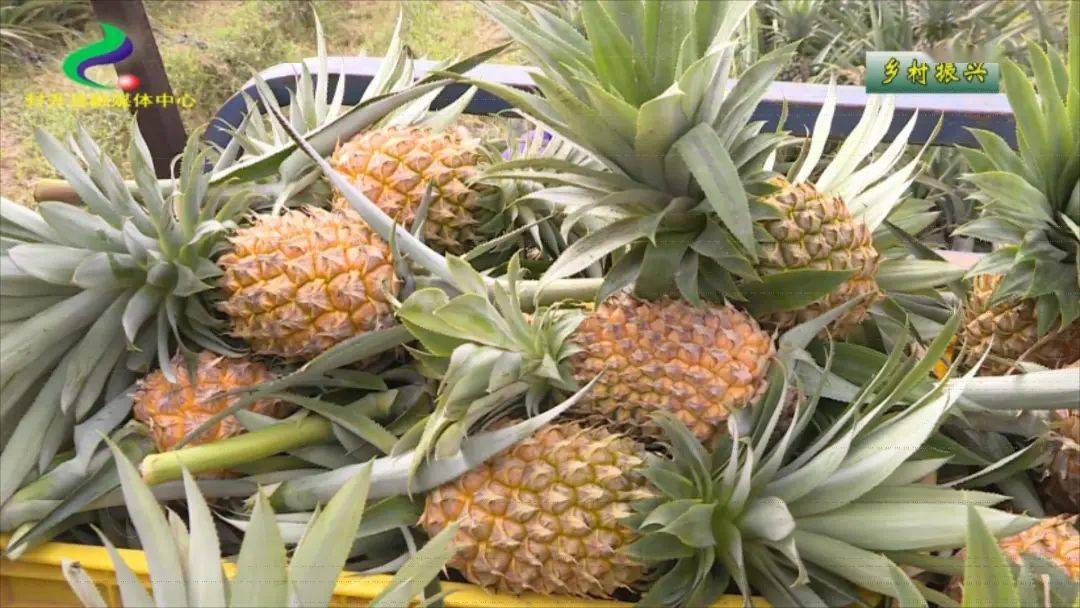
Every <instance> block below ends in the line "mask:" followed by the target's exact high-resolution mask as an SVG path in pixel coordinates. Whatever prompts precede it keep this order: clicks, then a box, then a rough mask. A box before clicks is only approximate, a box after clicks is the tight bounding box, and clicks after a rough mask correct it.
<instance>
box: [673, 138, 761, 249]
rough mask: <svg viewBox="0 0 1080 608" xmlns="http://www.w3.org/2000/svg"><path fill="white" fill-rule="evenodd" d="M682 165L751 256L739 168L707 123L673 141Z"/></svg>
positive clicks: (747, 208) (750, 228)
mask: <svg viewBox="0 0 1080 608" xmlns="http://www.w3.org/2000/svg"><path fill="white" fill-rule="evenodd" d="M674 147H675V149H677V150H678V151H679V153H680V154H681V155H682V158H683V161H684V162H686V166H687V167H689V168H690V172H691V173H692V174H693V175H694V179H696V180H697V182H698V185H700V186H701V189H702V190H703V191H704V192H705V198H706V200H707V201H708V203H709V205H710V206H711V207H712V209H713V211H715V212H716V214H717V216H718V217H719V219H720V221H721V222H723V224H724V226H726V227H727V229H728V230H730V231H731V233H732V234H733V235H734V236H735V238H736V239H737V240H738V241H739V243H740V244H741V245H742V246H743V247H744V248H745V249H746V251H747V252H749V255H750V257H751V258H753V257H754V252H755V251H756V247H757V243H756V242H755V239H754V227H753V220H752V218H751V216H750V204H749V202H748V201H747V198H746V191H745V190H744V189H743V185H742V181H741V180H740V179H739V171H738V169H737V168H736V167H735V164H734V163H733V162H732V160H731V156H730V155H729V154H728V151H727V149H726V148H724V144H723V142H721V141H720V137H719V136H717V134H716V132H715V131H713V130H712V129H711V128H710V127H709V126H708V125H704V124H702V125H698V126H696V127H694V128H693V129H691V130H690V131H689V132H688V133H687V134H686V135H684V136H682V137H681V138H679V140H678V141H677V142H675V146H674Z"/></svg>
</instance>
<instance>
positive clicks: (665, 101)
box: [634, 87, 690, 190]
mask: <svg viewBox="0 0 1080 608" xmlns="http://www.w3.org/2000/svg"><path fill="white" fill-rule="evenodd" d="M685 98H686V94H685V93H683V92H682V91H680V90H679V89H678V88H677V87H673V88H671V89H668V90H667V91H665V92H664V94H662V95H660V96H659V97H655V98H653V99H650V100H649V101H646V102H645V103H643V104H642V105H641V109H640V110H639V111H638V115H637V129H636V131H637V135H636V137H635V138H634V153H635V156H636V157H637V161H638V165H639V167H640V169H641V172H642V177H643V178H644V181H645V183H647V184H649V185H650V186H653V187H654V188H657V189H660V190H665V189H667V190H670V188H669V184H668V179H667V177H666V176H665V175H664V155H665V154H666V153H667V151H668V150H669V149H671V146H672V145H673V144H674V143H675V141H676V140H678V139H679V138H680V137H681V136H682V135H683V134H684V133H686V130H687V128H688V127H689V126H690V121H689V119H688V118H687V116H686V114H685V113H684V112H683V102H684V100H685Z"/></svg>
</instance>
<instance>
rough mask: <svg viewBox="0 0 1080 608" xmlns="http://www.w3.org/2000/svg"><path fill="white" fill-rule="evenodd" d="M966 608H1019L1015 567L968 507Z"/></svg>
mask: <svg viewBox="0 0 1080 608" xmlns="http://www.w3.org/2000/svg"><path fill="white" fill-rule="evenodd" d="M966 544H967V555H966V556H965V558H964V599H963V603H962V604H961V605H962V606H963V607H964V608H1013V607H1016V608H1019V606H1020V596H1019V595H1017V592H1016V585H1015V582H1014V581H1013V575H1012V566H1010V565H1009V561H1008V560H1007V559H1006V558H1005V554H1004V553H1002V551H1001V549H1000V548H999V547H998V544H997V540H996V539H995V538H994V535H993V534H991V533H990V530H989V529H988V528H987V527H986V524H985V523H983V520H982V517H980V516H979V512H978V511H977V510H976V508H975V507H972V506H969V507H968V508H967V543H966Z"/></svg>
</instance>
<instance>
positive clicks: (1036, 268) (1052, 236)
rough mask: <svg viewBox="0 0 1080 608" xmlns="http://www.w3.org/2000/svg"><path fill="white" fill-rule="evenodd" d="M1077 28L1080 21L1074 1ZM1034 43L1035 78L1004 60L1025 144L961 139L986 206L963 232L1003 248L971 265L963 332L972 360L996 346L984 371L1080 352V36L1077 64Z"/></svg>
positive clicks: (1059, 363) (1073, 47)
mask: <svg viewBox="0 0 1080 608" xmlns="http://www.w3.org/2000/svg"><path fill="white" fill-rule="evenodd" d="M1069 29H1070V31H1071V32H1073V33H1075V32H1076V31H1078V30H1080V5H1078V3H1075V2H1074V3H1070V6H1069ZM1029 51H1030V53H1029V55H1030V57H1029V63H1030V65H1032V66H1033V67H1034V72H1035V76H1036V77H1035V86H1033V85H1032V83H1031V82H1030V81H1029V80H1028V77H1027V76H1026V75H1025V74H1024V72H1023V71H1022V70H1021V69H1020V67H1018V66H1017V65H1016V64H1015V63H1013V62H1011V61H1007V60H1006V61H1005V62H1004V63H1003V64H1002V68H1001V72H1002V75H1001V78H1002V82H1003V84H1004V88H1005V94H1006V96H1007V97H1008V98H1009V102H1010V104H1011V105H1012V107H1013V110H1014V112H1015V113H1016V130H1017V137H1016V138H1017V141H1019V142H1020V149H1019V152H1015V151H1013V150H1011V149H1010V148H1009V147H1008V146H1007V145H1006V144H1005V143H1004V142H1003V141H1002V140H1001V138H1000V137H999V136H997V135H995V134H993V133H990V132H987V131H979V130H976V131H973V134H974V135H975V138H976V139H977V140H978V142H979V144H980V148H981V149H979V150H976V149H968V148H961V152H962V153H963V155H964V157H965V159H966V160H967V161H968V164H969V165H970V167H971V169H972V172H971V173H970V174H968V175H966V176H964V177H965V178H966V179H967V180H968V181H970V182H971V183H972V184H973V185H974V186H975V188H976V194H975V195H974V196H975V198H976V199H977V200H978V201H980V203H981V207H980V217H979V218H977V219H975V220H974V221H972V222H970V223H968V224H966V225H964V226H961V227H960V228H959V229H958V231H957V232H958V233H960V234H964V235H968V236H973V237H976V238H980V239H983V240H985V241H987V242H989V243H992V244H994V246H995V249H994V251H993V252H992V253H990V254H988V255H987V256H986V257H984V258H983V259H982V260H980V261H979V263H978V264H976V265H975V266H974V267H973V268H972V269H971V271H970V272H969V276H970V277H972V278H973V279H974V280H973V281H972V289H971V293H970V295H969V297H968V302H967V307H966V319H967V323H966V325H965V326H964V328H963V332H961V335H960V341H961V344H964V345H966V346H967V349H968V350H967V352H966V353H965V355H964V360H963V362H964V363H965V365H967V366H970V365H972V364H974V363H975V362H976V361H978V360H979V358H980V357H982V356H983V355H984V354H986V353H987V351H989V355H990V356H989V357H988V358H987V364H986V365H985V366H984V367H983V368H982V371H983V372H984V373H991V374H1000V373H1005V372H1008V371H1010V370H1013V369H1015V368H1016V367H1017V364H1018V363H1020V362H1023V361H1028V362H1033V363H1039V364H1041V365H1045V366H1049V367H1064V366H1065V365H1068V364H1070V363H1072V362H1073V361H1075V360H1077V359H1078V358H1080V226H1078V225H1080V164H1078V163H1077V162H1076V159H1077V158H1080V112H1078V111H1077V107H1078V106H1080V98H1078V97H1077V94H1078V90H1077V87H1078V86H1080V82H1078V81H1080V73H1078V70H1080V65H1076V61H1077V58H1078V57H1080V40H1078V37H1077V36H1075V35H1073V36H1070V37H1069V53H1068V63H1067V60H1066V59H1065V58H1063V57H1062V56H1061V54H1060V53H1058V51H1056V50H1051V51H1050V56H1049V57H1048V56H1047V53H1045V52H1043V50H1042V49H1040V48H1039V47H1038V46H1037V45H1035V44H1031V45H1029ZM1051 66H1054V68H1053V69H1052V68H1051ZM1066 66H1067V67H1066ZM1066 92H1067V94H1066Z"/></svg>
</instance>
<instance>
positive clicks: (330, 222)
mask: <svg viewBox="0 0 1080 608" xmlns="http://www.w3.org/2000/svg"><path fill="white" fill-rule="evenodd" d="M230 241H231V243H232V245H233V249H232V251H231V252H229V253H227V254H226V255H223V256H221V258H220V259H219V260H218V263H219V264H220V265H221V267H222V268H223V269H224V271H225V273H224V276H223V277H222V279H221V286H222V288H223V289H224V291H225V293H226V295H227V299H226V300H225V301H224V302H222V303H221V304H220V308H221V310H222V311H223V312H225V314H227V315H228V316H229V318H230V320H231V323H232V333H233V335H235V336H237V337H239V338H243V339H244V340H246V341H247V342H248V343H249V344H250V345H251V348H252V350H253V351H254V352H256V353H258V354H263V355H277V356H280V357H286V358H300V359H311V358H313V357H315V356H317V355H318V354H320V353H322V352H323V351H325V350H326V349H328V348H330V347H331V346H333V345H335V344H337V343H339V342H341V341H342V340H345V339H347V338H351V337H353V336H356V335H359V334H362V333H364V332H368V331H373V330H376V329H379V328H381V327H384V326H386V325H388V324H390V323H391V322H392V319H393V308H392V305H391V298H390V296H393V295H396V294H397V292H398V290H399V289H400V286H401V282H400V280H399V279H398V277H397V275H396V274H395V272H394V266H393V262H392V256H391V252H390V248H389V246H388V245H387V244H386V242H384V241H383V240H382V239H380V238H379V237H378V236H377V235H376V234H375V233H374V232H372V231H371V229H370V228H369V227H368V226H367V224H365V223H364V221H363V220H362V219H361V218H360V216H359V214H357V213H356V212H355V211H352V210H340V211H326V210H322V209H317V208H313V207H309V208H306V209H304V210H293V211H289V212H287V213H285V214H284V215H280V216H270V215H264V216H259V218H258V219H257V220H256V221H255V223H254V224H253V225H251V226H249V227H246V228H243V229H241V230H240V231H238V232H237V234H236V235H235V236H233V237H232V238H231V239H230Z"/></svg>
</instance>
